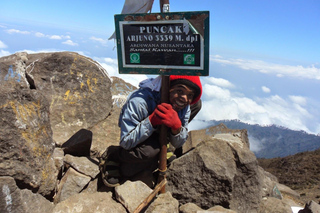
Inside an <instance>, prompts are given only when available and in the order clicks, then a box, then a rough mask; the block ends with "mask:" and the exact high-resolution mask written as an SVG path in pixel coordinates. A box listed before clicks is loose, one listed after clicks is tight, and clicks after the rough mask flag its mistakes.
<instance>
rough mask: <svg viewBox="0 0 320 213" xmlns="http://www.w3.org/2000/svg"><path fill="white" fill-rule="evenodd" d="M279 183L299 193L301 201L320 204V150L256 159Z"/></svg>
mask: <svg viewBox="0 0 320 213" xmlns="http://www.w3.org/2000/svg"><path fill="white" fill-rule="evenodd" d="M258 162H259V165H260V166H261V167H262V168H264V169H265V170H266V171H268V172H270V173H271V174H273V175H275V176H276V177H277V178H278V180H279V182H280V183H282V184H284V185H287V186H289V187H290V188H292V189H293V190H295V191H297V192H298V193H300V197H301V199H302V200H303V201H305V202H307V201H310V200H314V201H315V202H317V203H319V202H320V176H319V174H320V149H318V150H315V151H311V152H302V153H298V154H295V155H291V156H287V157H284V158H272V159H258Z"/></svg>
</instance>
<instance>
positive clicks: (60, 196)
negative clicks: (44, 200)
mask: <svg viewBox="0 0 320 213" xmlns="http://www.w3.org/2000/svg"><path fill="white" fill-rule="evenodd" d="M90 180H91V178H90V177H88V176H86V175H83V174H81V173H79V172H77V171H76V170H74V169H73V168H69V169H68V171H67V172H66V173H65V175H64V176H63V177H62V179H61V182H60V183H59V186H58V193H57V195H56V197H55V198H54V202H55V203H58V202H61V201H64V200H66V199H67V198H68V197H71V196H72V195H76V194H78V193H79V192H80V191H81V190H82V189H83V188H84V187H85V186H86V185H87V184H88V183H89V181H90Z"/></svg>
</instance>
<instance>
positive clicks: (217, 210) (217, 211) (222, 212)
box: [199, 206, 237, 213]
mask: <svg viewBox="0 0 320 213" xmlns="http://www.w3.org/2000/svg"><path fill="white" fill-rule="evenodd" d="M203 212H206V211H203ZM207 212H214V213H237V212H235V211H233V210H230V209H225V208H223V207H222V206H214V207H211V208H210V209H208V210H207ZM199 213H201V211H200V212H199Z"/></svg>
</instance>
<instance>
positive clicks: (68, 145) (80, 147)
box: [61, 129, 92, 156]
mask: <svg viewBox="0 0 320 213" xmlns="http://www.w3.org/2000/svg"><path fill="white" fill-rule="evenodd" d="M91 144H92V132H91V131H90V130H87V129H80V130H79V131H78V132H76V133H75V134H74V135H72V137H71V138H70V139H69V140H67V141H66V142H65V143H64V144H62V146H61V147H62V149H63V151H64V153H65V154H70V155H73V156H90V149H91Z"/></svg>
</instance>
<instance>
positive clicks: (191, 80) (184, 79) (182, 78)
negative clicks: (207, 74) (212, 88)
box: [170, 75, 202, 104]
mask: <svg viewBox="0 0 320 213" xmlns="http://www.w3.org/2000/svg"><path fill="white" fill-rule="evenodd" d="M176 84H184V85H186V86H188V87H191V89H193V90H194V92H195V94H194V98H193V100H192V102H191V104H195V103H197V102H198V101H199V100H200V97H201V94H202V85H201V82H200V78H199V76H190V75H170V87H171V86H174V85H176Z"/></svg>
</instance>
